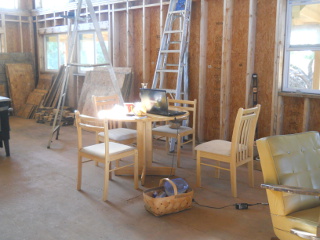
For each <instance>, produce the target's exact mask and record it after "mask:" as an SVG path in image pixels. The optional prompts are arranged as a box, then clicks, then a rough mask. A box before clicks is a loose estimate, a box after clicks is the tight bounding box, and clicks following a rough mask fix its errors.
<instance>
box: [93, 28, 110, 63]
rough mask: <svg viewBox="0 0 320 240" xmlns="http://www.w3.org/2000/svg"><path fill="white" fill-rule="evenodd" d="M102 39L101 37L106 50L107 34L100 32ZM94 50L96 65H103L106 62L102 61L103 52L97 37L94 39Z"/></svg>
mask: <svg viewBox="0 0 320 240" xmlns="http://www.w3.org/2000/svg"><path fill="white" fill-rule="evenodd" d="M102 37H103V40H104V43H105V45H106V48H107V50H108V32H102ZM96 49H97V55H96V63H105V62H106V60H105V59H104V56H103V52H102V49H101V46H100V42H99V39H98V37H96Z"/></svg>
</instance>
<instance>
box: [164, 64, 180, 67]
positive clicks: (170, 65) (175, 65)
mask: <svg viewBox="0 0 320 240" xmlns="http://www.w3.org/2000/svg"><path fill="white" fill-rule="evenodd" d="M166 66H169V67H179V64H173V63H167V64H166Z"/></svg>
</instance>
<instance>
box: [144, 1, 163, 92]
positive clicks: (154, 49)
mask: <svg viewBox="0 0 320 240" xmlns="http://www.w3.org/2000/svg"><path fill="white" fill-rule="evenodd" d="M149 14H150V16H152V17H151V18H150V68H149V69H150V78H149V79H148V86H150V87H151V85H152V81H153V76H154V70H155V67H156V64H157V58H158V52H159V49H160V39H161V36H160V8H159V7H152V8H149ZM164 17H165V18H166V15H165V16H164Z"/></svg>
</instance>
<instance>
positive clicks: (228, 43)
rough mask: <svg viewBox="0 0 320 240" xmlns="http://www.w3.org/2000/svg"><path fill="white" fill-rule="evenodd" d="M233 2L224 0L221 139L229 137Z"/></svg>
mask: <svg viewBox="0 0 320 240" xmlns="http://www.w3.org/2000/svg"><path fill="white" fill-rule="evenodd" d="M232 19H233V0H224V4H223V23H224V24H223V34H222V59H221V62H222V66H221V96H220V139H227V137H228V136H229V114H230V99H229V96H230V82H231V77H230V76H231V50H232Z"/></svg>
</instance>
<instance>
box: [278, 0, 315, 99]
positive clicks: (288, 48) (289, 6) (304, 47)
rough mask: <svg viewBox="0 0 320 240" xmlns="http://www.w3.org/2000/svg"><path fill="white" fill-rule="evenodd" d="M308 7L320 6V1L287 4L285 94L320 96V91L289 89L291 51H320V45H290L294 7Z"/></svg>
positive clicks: (283, 89)
mask: <svg viewBox="0 0 320 240" xmlns="http://www.w3.org/2000/svg"><path fill="white" fill-rule="evenodd" d="M303 4H305V5H308V4H320V0H288V2H287V14H286V35H285V46H284V72H283V82H282V91H284V92H297V93H301V92H303V93H312V94H320V90H312V89H293V88H289V87H288V81H289V69H290V66H289V62H290V52H291V51H306V50H312V51H320V44H318V45H312V46H310V45H290V33H291V17H292V14H291V13H292V6H298V5H303Z"/></svg>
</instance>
